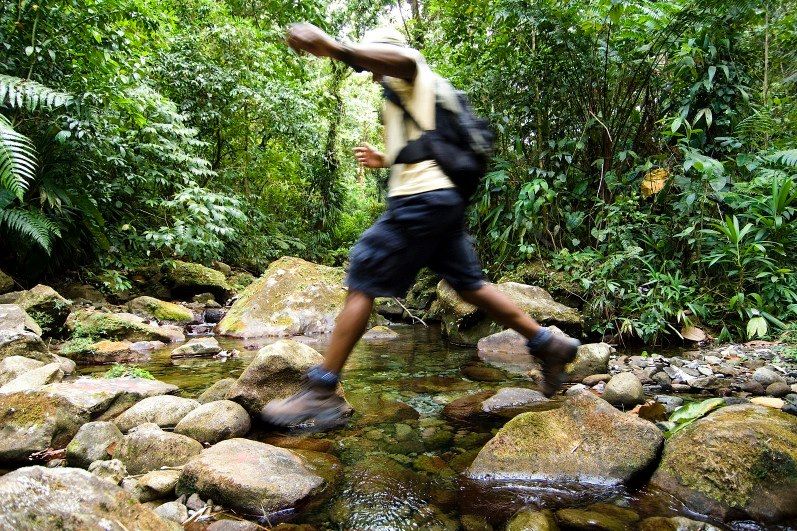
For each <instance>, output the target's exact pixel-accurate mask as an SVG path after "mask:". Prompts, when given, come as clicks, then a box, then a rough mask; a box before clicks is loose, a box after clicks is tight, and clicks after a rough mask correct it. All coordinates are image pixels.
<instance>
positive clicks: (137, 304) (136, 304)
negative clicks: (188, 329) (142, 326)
mask: <svg viewBox="0 0 797 531" xmlns="http://www.w3.org/2000/svg"><path fill="white" fill-rule="evenodd" d="M127 307H128V309H129V310H130V311H131V312H132V313H134V314H136V315H140V316H142V317H146V318H149V319H156V320H157V321H160V322H166V323H174V324H179V325H187V324H188V323H190V322H192V321H193V320H194V312H192V311H191V310H189V309H188V308H186V307H185V306H180V305H179V304H174V303H173V302H166V301H162V300H160V299H156V298H155V297H147V296H144V297H136V298H135V299H133V300H132V301H130V302H128V303H127Z"/></svg>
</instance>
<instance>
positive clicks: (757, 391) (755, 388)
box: [739, 380, 766, 395]
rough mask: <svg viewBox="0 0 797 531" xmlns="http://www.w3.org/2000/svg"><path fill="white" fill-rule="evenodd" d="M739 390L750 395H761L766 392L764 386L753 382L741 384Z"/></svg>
mask: <svg viewBox="0 0 797 531" xmlns="http://www.w3.org/2000/svg"><path fill="white" fill-rule="evenodd" d="M739 389H740V390H741V391H744V392H745V393H750V394H751V395H763V394H764V393H765V392H766V389H765V388H764V386H763V385H761V384H760V383H758V382H756V381H755V380H748V381H746V382H742V383H741V385H739Z"/></svg>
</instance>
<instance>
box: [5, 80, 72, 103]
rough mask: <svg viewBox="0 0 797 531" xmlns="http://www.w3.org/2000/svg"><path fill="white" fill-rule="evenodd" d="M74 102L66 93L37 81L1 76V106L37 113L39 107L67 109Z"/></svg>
mask: <svg viewBox="0 0 797 531" xmlns="http://www.w3.org/2000/svg"><path fill="white" fill-rule="evenodd" d="M72 101H73V99H72V95H71V94H68V93H66V92H61V91H59V90H54V89H51V88H50V87H46V86H44V85H42V84H41V83H36V82H35V81H28V80H26V79H22V78H19V77H14V76H6V75H0V105H6V106H8V107H11V108H12V109H22V108H25V109H27V110H29V111H35V110H36V109H38V108H39V107H46V108H49V109H56V108H58V107H65V106H67V105H69V104H70V103H72Z"/></svg>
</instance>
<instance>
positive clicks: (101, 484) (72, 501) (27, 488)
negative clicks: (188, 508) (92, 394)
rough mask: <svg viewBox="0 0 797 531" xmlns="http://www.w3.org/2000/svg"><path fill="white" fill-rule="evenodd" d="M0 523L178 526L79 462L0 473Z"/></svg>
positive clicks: (73, 527) (27, 527) (14, 525)
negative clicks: (65, 466) (83, 468)
mask: <svg viewBox="0 0 797 531" xmlns="http://www.w3.org/2000/svg"><path fill="white" fill-rule="evenodd" d="M0 506H1V507H2V508H3V510H2V511H0V528H3V529H17V530H38V529H65V530H67V529H68V530H78V529H80V530H82V529H97V530H100V529H114V530H120V531H121V530H123V529H141V530H152V531H156V530H157V531H160V530H164V531H165V530H177V529H180V527H179V526H177V525H176V524H173V523H170V522H167V521H166V520H163V519H161V518H160V517H159V516H158V515H156V514H155V513H153V512H152V511H150V510H149V509H147V508H146V507H144V506H143V505H141V504H139V503H137V502H136V501H135V500H134V499H133V498H131V497H130V495H129V494H127V493H126V492H125V491H124V490H122V489H121V488H119V487H117V486H116V485H113V484H112V483H110V482H109V481H106V480H104V479H101V478H99V477H97V476H94V475H92V474H90V473H88V472H86V471H85V470H80V469H78V468H44V467H40V466H31V467H26V468H20V469H19V470H15V471H14V472H11V473H9V474H6V475H4V476H3V477H0Z"/></svg>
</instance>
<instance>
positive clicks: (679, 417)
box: [665, 398, 725, 437]
mask: <svg viewBox="0 0 797 531" xmlns="http://www.w3.org/2000/svg"><path fill="white" fill-rule="evenodd" d="M723 404H725V400H723V399H722V398H709V399H708V400H703V401H702V402H692V403H690V404H686V405H683V406H681V407H679V408H678V409H676V410H675V411H673V413H672V415H670V420H669V422H672V423H674V424H675V426H674V427H673V428H671V429H669V430H668V431H667V432H666V433H665V436H666V437H670V436H672V435H674V434H676V433H678V432H679V431H681V430H682V429H684V428H685V427H687V426H688V425H690V424H691V423H693V422H694V421H696V420H698V419H700V418H702V417H704V416H706V415H708V414H709V413H710V412H712V411H714V410H715V409H717V408H718V407H720V406H722V405H723Z"/></svg>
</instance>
